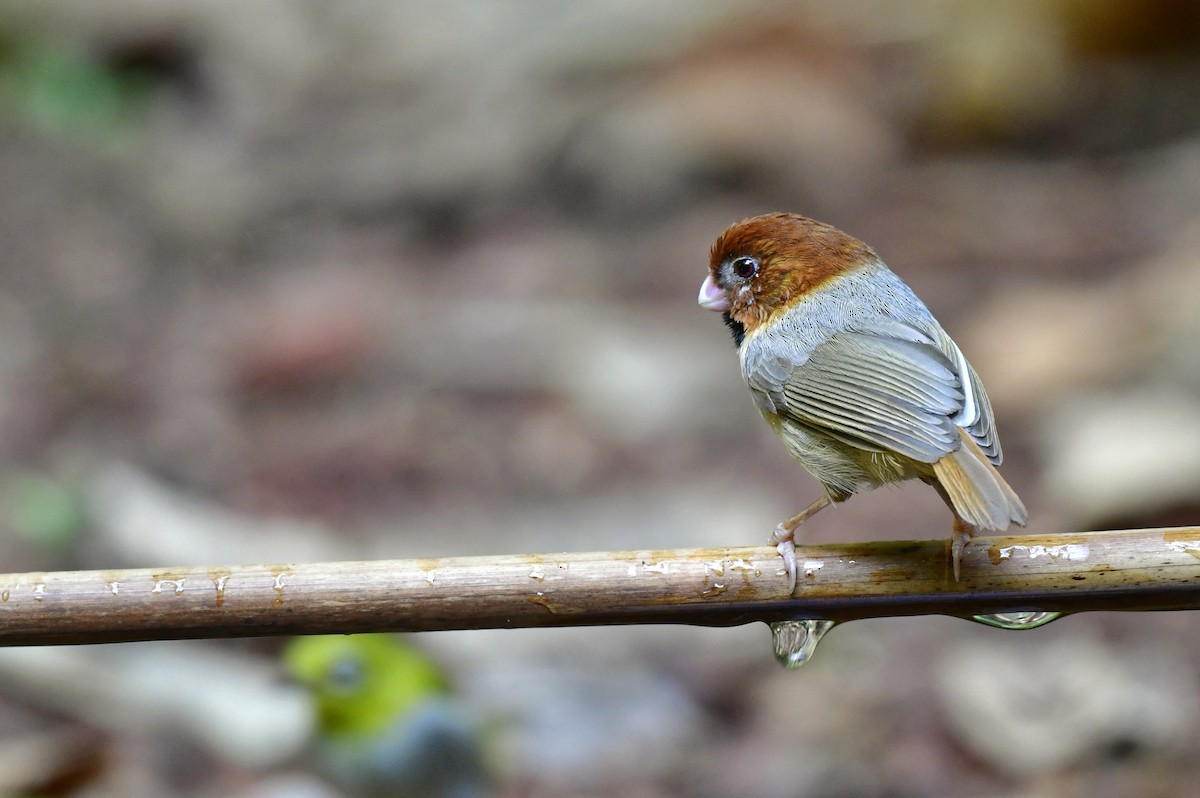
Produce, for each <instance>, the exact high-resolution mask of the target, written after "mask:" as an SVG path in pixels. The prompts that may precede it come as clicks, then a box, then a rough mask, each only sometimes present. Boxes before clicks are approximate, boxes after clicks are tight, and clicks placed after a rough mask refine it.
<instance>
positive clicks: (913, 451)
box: [699, 212, 1029, 594]
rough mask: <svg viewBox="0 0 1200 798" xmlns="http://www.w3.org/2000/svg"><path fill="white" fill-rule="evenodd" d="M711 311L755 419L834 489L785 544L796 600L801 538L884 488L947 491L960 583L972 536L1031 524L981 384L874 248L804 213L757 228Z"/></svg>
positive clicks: (708, 297) (706, 289) (757, 220)
mask: <svg viewBox="0 0 1200 798" xmlns="http://www.w3.org/2000/svg"><path fill="white" fill-rule="evenodd" d="M699 303H700V305H701V306H702V307H704V308H707V309H708V310H712V311H716V312H718V313H720V314H721V315H722V317H723V319H724V321H725V324H726V326H727V327H728V328H729V331H730V332H731V333H732V335H733V341H734V344H735V345H736V347H737V350H738V359H739V361H740V364H741V371H742V377H743V378H744V379H745V382H746V385H747V386H748V387H749V389H750V394H751V396H752V397H753V400H754V404H755V406H756V407H757V408H758V410H759V412H760V413H761V414H762V415H763V417H764V418H765V419H766V420H767V422H768V423H769V424H770V425H771V428H772V429H773V430H774V431H775V433H776V434H777V435H778V436H779V438H780V440H782V442H783V445H784V446H785V447H786V449H787V451H788V452H789V453H790V454H791V456H792V457H793V458H794V459H795V460H797V461H798V462H799V463H800V465H801V466H803V467H804V468H805V470H807V471H808V472H809V473H810V474H811V475H812V476H813V477H815V478H816V479H817V481H818V482H820V483H821V486H822V488H823V495H822V496H821V497H820V498H818V499H816V500H815V501H813V502H812V503H811V504H810V505H808V506H807V507H805V508H804V509H803V510H801V511H800V512H799V513H797V514H796V515H794V516H792V517H791V518H788V519H787V520H785V521H782V522H780V523H779V524H778V525H777V526H776V527H775V530H774V532H773V533H772V535H771V542H772V543H774V544H775V545H776V548H777V550H778V551H779V554H780V556H782V557H783V561H784V567H785V569H786V573H787V580H788V592H789V594H791V593H793V592H794V591H795V587H796V576H797V559H796V546H795V535H796V529H797V528H798V527H799V526H800V525H801V524H802V523H804V521H806V520H807V519H808V518H811V517H812V516H813V515H814V514H816V513H817V512H819V511H820V510H822V509H824V508H825V507H828V506H829V505H831V504H837V503H840V502H843V501H846V500H847V499H849V498H850V497H851V496H852V495H854V494H855V493H860V492H863V491H866V490H870V489H872V488H875V487H878V486H880V485H885V484H890V483H896V482H902V481H905V480H909V479H919V480H921V481H922V482H925V483H926V484H929V485H931V486H933V488H934V489H935V490H937V492H938V494H939V495H940V496H941V497H942V499H943V500H944V501H945V502H946V504H947V505H948V506H949V508H950V511H951V513H952V514H953V516H954V521H953V526H952V535H951V559H952V565H953V573H954V579H955V581H956V582H957V581H958V579H959V571H960V561H961V559H962V553H963V550H964V548H965V547H966V545H967V543H968V542H969V541H970V540H971V538H972V536H974V535H975V534H976V533H979V532H1000V531H1003V530H1005V529H1007V528H1008V526H1009V524H1010V523H1016V524H1019V525H1021V526H1024V525H1025V524H1026V522H1027V521H1028V517H1029V516H1028V512H1027V511H1026V509H1025V505H1024V504H1022V502H1021V499H1020V498H1019V497H1018V496H1017V494H1016V492H1015V491H1014V490H1013V489H1012V487H1010V486H1009V484H1008V483H1007V482H1006V481H1005V480H1004V478H1003V477H1002V476H1001V475H1000V472H999V471H998V470H997V466H999V465H1000V463H1001V461H1002V460H1003V457H1004V455H1003V452H1002V450H1001V448H1000V439H999V437H998V435H997V432H996V422H995V418H994V416H993V414H992V406H991V403H990V402H989V401H988V397H987V393H986V392H985V391H984V387H983V383H982V381H980V379H979V375H978V374H977V373H976V372H975V369H974V368H972V366H971V364H970V363H968V362H967V359H966V357H965V356H964V355H963V353H962V350H961V349H959V347H958V345H957V344H956V343H955V342H954V341H953V340H952V339H951V338H950V336H949V335H948V334H947V333H946V331H945V330H943V329H942V326H941V325H940V324H939V323H938V321H937V319H935V318H934V317H933V314H932V313H930V312H929V309H928V308H926V307H925V304H924V303H923V302H921V300H920V299H918V298H917V295H916V294H915V293H913V291H912V289H911V288H909V287H908V285H907V284H905V283H904V282H903V281H902V280H901V279H900V278H899V277H898V276H897V275H896V274H895V273H894V272H892V270H891V269H889V268H888V267H887V265H886V264H884V262H883V260H881V259H880V257H879V256H878V255H877V254H876V253H875V251H874V250H873V249H871V247H869V246H867V245H866V244H865V243H863V242H862V241H859V240H858V239H856V238H854V237H852V236H850V235H848V234H847V233H844V232H842V231H841V230H839V229H837V228H836V227H833V226H832V225H829V224H825V223H824V222H819V221H816V220H814V219H810V218H808V217H806V216H801V215H800V214H796V213H783V212H779V213H769V214H764V215H761V216H754V217H751V218H748V219H743V220H742V221H739V222H736V223H735V224H733V225H731V226H730V227H729V228H728V229H726V230H725V231H724V232H723V233H722V234H721V235H720V237H718V238H717V240H716V242H715V243H714V244H713V246H712V250H711V253H710V257H709V268H708V275H707V277H705V279H704V282H703V283H702V284H701V286H700V296H699Z"/></svg>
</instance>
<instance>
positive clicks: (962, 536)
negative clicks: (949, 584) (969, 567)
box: [950, 518, 975, 582]
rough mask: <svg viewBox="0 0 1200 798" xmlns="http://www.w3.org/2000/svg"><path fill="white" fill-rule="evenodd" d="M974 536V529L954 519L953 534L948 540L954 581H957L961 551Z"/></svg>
mask: <svg viewBox="0 0 1200 798" xmlns="http://www.w3.org/2000/svg"><path fill="white" fill-rule="evenodd" d="M974 536H975V527H973V526H971V525H970V524H968V523H967V522H966V521H959V520H958V519H957V518H956V519H954V532H953V534H952V536H951V539H950V562H951V565H952V566H953V568H954V581H955V582H957V581H958V571H959V563H960V562H962V555H963V550H964V549H966V547H967V544H968V543H970V542H971V538H973V537H974Z"/></svg>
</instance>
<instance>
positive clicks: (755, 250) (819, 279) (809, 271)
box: [700, 213, 876, 344]
mask: <svg viewBox="0 0 1200 798" xmlns="http://www.w3.org/2000/svg"><path fill="white" fill-rule="evenodd" d="M875 259H876V255H875V252H874V251H873V250H872V249H871V248H870V247H868V246H867V245H866V244H864V243H863V242H861V241H859V240H858V239H856V238H853V237H851V236H848V235H846V234H845V233H843V232H842V231H841V230H838V229H837V228H836V227H832V226H831V225H827V224H824V223H823V222H818V221H816V220H814V219H809V218H808V217H807V216H800V215H799V214H795V213H768V214H766V215H764V216H755V217H752V218H750V219H743V220H742V221H740V222H737V223H736V224H733V225H731V226H730V227H729V228H728V229H727V230H726V231H725V232H724V233H722V234H721V236H720V238H718V239H717V241H716V243H715V244H713V247H712V254H711V257H710V260H709V265H708V277H707V278H705V280H704V283H703V284H702V285H701V286H700V304H701V305H702V306H703V307H706V308H708V309H709V310H715V311H718V312H720V313H722V314H724V317H725V322H726V324H728V325H729V326H730V328H731V329H732V330H733V333H734V338H735V340H736V341H737V342H738V343H739V344H740V343H741V340H742V337H743V336H745V335H746V334H748V333H751V332H753V331H754V330H755V329H757V328H758V327H759V326H760V325H762V324H763V323H764V322H766V321H767V320H769V319H770V318H772V317H773V316H775V315H776V314H778V313H781V312H783V311H784V310H786V309H787V308H788V307H789V306H790V305H791V304H792V303H793V302H794V301H795V300H797V299H799V298H800V297H802V296H804V295H805V294H808V293H810V292H812V291H814V290H816V289H818V288H820V287H821V285H822V284H824V283H825V282H827V281H829V280H831V279H833V278H834V277H837V276H838V275H839V274H842V273H844V272H847V271H850V270H852V269H854V268H856V267H858V266H861V265H863V264H864V263H867V262H869V261H871V260H875Z"/></svg>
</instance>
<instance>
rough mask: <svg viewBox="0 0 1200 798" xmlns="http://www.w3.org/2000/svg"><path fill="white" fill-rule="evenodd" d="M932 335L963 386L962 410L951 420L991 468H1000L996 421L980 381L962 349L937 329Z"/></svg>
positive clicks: (1002, 455) (1001, 457)
mask: <svg viewBox="0 0 1200 798" xmlns="http://www.w3.org/2000/svg"><path fill="white" fill-rule="evenodd" d="M932 332H933V335H934V345H935V346H936V347H937V348H938V349H939V350H940V351H941V352H942V354H944V355H945V356H946V357H947V358H948V359H950V360H951V361H952V362H953V363H954V364H955V371H956V372H957V374H958V376H959V380H960V382H961V384H962V386H963V406H962V410H960V411H959V412H958V413H957V414H956V415H955V416H954V418H953V419H951V420H952V421H953V422H954V423H955V424H957V425H958V426H960V427H962V428H963V429H964V430H966V431H967V434H969V435H970V436H971V439H972V440H974V441H975V443H976V445H978V446H979V449H980V450H981V451H982V452H983V453H984V455H986V456H987V458H988V460H990V461H991V463H992V465H997V466H998V465H1000V463H1001V461H1002V460H1003V459H1004V452H1003V451H1002V450H1001V448H1000V439H999V438H998V437H997V435H996V419H995V416H993V415H992V403H991V402H990V401H988V395H987V391H985V390H984V389H983V382H982V381H981V380H980V379H979V375H978V374H976V373H975V369H973V368H972V367H971V364H970V363H968V362H967V359H966V357H964V356H963V353H962V350H961V349H959V348H958V345H957V344H956V343H954V341H953V340H952V339H951V338H950V336H949V335H947V334H946V332H945V331H944V330H943V329H942V328H941V327H935V328H934V330H933V331H932Z"/></svg>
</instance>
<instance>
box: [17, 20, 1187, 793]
mask: <svg viewBox="0 0 1200 798" xmlns="http://www.w3.org/2000/svg"><path fill="white" fill-rule="evenodd" d="M1198 86H1200V5H1198V4H1196V3H1194V2H1185V1H1183V0H1180V1H1179V2H1170V1H1169V0H1149V1H1148V2H1140V3H1138V2H1115V1H1114V0H1054V1H1053V2H1051V1H1050V0H1023V1H1022V2H1015V1H1014V2H1006V3H1000V2H982V1H976V2H950V1H949V0H922V1H921V2H910V3H904V4H897V3H890V2H885V0H878V1H877V2H853V3H849V2H847V3H838V2H826V3H820V2H803V3H792V4H780V3H770V2H744V3H733V2H715V1H711V0H710V1H706V2H691V3H681V2H659V3H652V4H651V3H639V2H632V1H629V0H624V1H618V0H611V1H610V2H599V3H580V4H558V3H550V2H534V1H533V0H528V1H526V2H514V3H483V2H479V3H468V2H450V3H389V2H383V1H382V0H377V1H374V2H371V1H368V0H358V1H355V2H342V3H336V4H333V3H321V2H316V1H315V0H314V1H313V2H284V0H274V1H269V0H256V1H255V2H246V3H239V2H232V1H229V2H225V1H221V2H217V1H216V0H214V1H213V2H204V3H193V2H181V1H178V0H153V1H149V2H148V1H147V0H95V1H94V2H83V0H80V1H79V2H60V3H52V4H50V3H39V2H34V1H33V0H29V1H28V2H11V1H10V0H6V1H5V2H0V187H2V191H0V558H2V560H0V561H2V562H3V570H4V571H6V572H23V571H30V570H50V569H60V568H110V567H111V568H117V567H129V566H154V565H169V564H205V563H234V562H256V561H284V562H286V561H304V560H319V559H351V558H374V557H410V556H435V555H450V554H474V553H501V552H508V553H511V552H527V551H542V550H545V551H555V550H597V549H625V548H651V547H687V546H708V545H744V544H757V543H761V542H763V541H765V540H766V537H767V535H768V534H769V532H770V530H771V528H772V527H773V525H774V524H775V523H776V522H777V521H778V520H779V519H781V518H783V517H785V516H787V515H789V514H790V513H791V512H794V511H795V510H797V509H798V508H799V507H801V506H803V505H804V504H806V503H807V502H808V501H810V500H811V499H812V498H814V497H815V496H816V495H817V486H816V483H815V482H813V481H812V480H811V479H810V478H808V477H807V476H806V475H805V474H804V473H803V472H802V470H801V469H800V468H799V467H798V466H796V465H794V464H793V463H792V462H791V461H790V460H789V459H788V458H787V455H786V454H785V453H784V451H783V448H782V447H781V446H780V445H779V444H778V443H777V442H776V441H775V440H774V439H773V438H772V436H771V435H770V432H769V431H768V429H767V428H766V425H764V424H762V423H761V421H760V420H759V419H758V418H757V414H756V413H755V411H754V410H753V407H752V405H751V403H750V400H749V398H748V396H747V395H746V391H745V388H744V386H743V385H742V383H741V380H740V378H739V376H738V373H737V366H736V358H735V355H734V350H733V348H732V346H731V344H730V342H729V340H728V335H727V333H726V331H725V330H724V329H723V328H722V326H721V324H720V323H719V321H718V320H717V319H715V318H713V317H712V314H709V313H706V312H705V311H703V310H701V309H700V308H698V307H697V306H696V303H695V294H696V289H697V288H698V286H699V283H700V281H701V279H702V278H703V275H704V270H705V268H706V263H707V253H708V247H709V245H710V244H711V242H712V240H713V239H714V238H715V237H716V235H717V234H718V233H720V231H721V230H722V229H723V228H724V227H725V226H726V225H727V224H729V223H731V222H732V221H735V220H737V219H739V218H742V217H745V216H749V215H753V214H755V213H759V212H763V211H767V210H794V211H798V212H802V213H805V214H807V215H810V216H814V217H817V218H819V219H822V220H825V221H829V222H831V223H833V224H836V225H837V226H839V227H841V228H843V229H845V230H847V231H849V232H850V233H852V234H854V235H856V236H858V237H860V238H862V239H864V240H866V241H867V242H869V243H870V244H872V245H873V246H874V247H875V248H876V249H877V250H878V251H879V252H880V254H881V255H882V256H883V258H884V259H885V260H886V261H887V262H888V263H889V265H890V266H891V267H892V268H893V270H895V271H896V272H897V273H899V274H900V275H901V276H903V277H904V278H905V279H906V280H907V281H908V282H909V283H910V284H911V285H912V286H913V288H914V289H915V290H916V292H917V293H918V294H919V295H920V296H921V297H922V298H923V299H924V300H925V301H926V303H927V304H928V305H929V306H930V308H931V309H932V310H933V311H934V313H935V314H936V315H937V316H938V318H939V319H940V320H941V322H942V323H943V325H944V326H945V327H946V328H947V329H948V330H949V331H950V332H951V334H952V335H954V336H955V338H956V339H957V340H958V342H959V343H960V345H962V347H963V349H964V350H965V351H966V353H967V355H968V357H970V358H971V360H972V361H973V363H974V364H975V366H976V367H977V369H978V370H979V372H980V373H981V375H982V376H983V378H984V381H985V382H986V384H987V386H988V389H989V391H990V393H991V396H992V399H993V404H994V405H995V407H996V411H997V415H998V418H999V423H1000V429H1001V431H1002V439H1003V442H1004V446H1005V451H1006V455H1007V460H1006V463H1005V468H1004V473H1005V475H1006V476H1007V477H1008V479H1009V481H1010V482H1011V483H1012V484H1013V485H1014V487H1016V488H1017V490H1018V491H1019V492H1020V493H1021V495H1022V497H1023V498H1024V499H1025V501H1026V503H1027V504H1028V506H1029V508H1030V511H1031V516H1032V521H1031V524H1030V529H1031V530H1032V531H1036V532H1059V531H1071V530H1079V529H1096V528H1110V527H1116V526H1142V525H1172V524H1185V523H1196V522H1197V518H1198V517H1200V492H1198V491H1197V486H1200V425H1197V423H1196V421H1197V418H1198V417H1200V354H1198V353H1200V314H1198V312H1197V311H1198V308H1200V90H1198V89H1197V87H1198ZM949 520H950V519H949V515H948V513H947V512H946V511H945V508H944V507H943V506H942V504H941V502H940V500H939V499H938V498H937V497H936V495H935V494H934V492H933V491H930V490H928V489H925V488H923V487H922V486H920V485H917V486H906V487H903V488H899V489H894V490H893V489H889V490H881V491H877V492H875V493H874V494H869V495H865V496H861V497H856V498H855V499H854V500H853V501H851V502H849V503H848V504H847V505H845V506H843V507H841V508H840V509H838V510H836V511H830V512H828V513H824V514H821V515H820V516H818V517H817V518H816V519H815V520H814V521H813V522H811V523H810V524H809V525H807V526H806V527H805V536H806V537H807V538H809V539H812V540H820V541H829V540H839V539H869V538H880V537H897V538H906V537H917V538H927V537H942V536H945V535H948V534H949ZM1195 629H1196V619H1195V618H1194V617H1192V616H1189V615H1187V614H1157V615H1146V616H1141V617H1138V616H1122V615H1095V616H1081V617H1076V618H1068V619H1065V620H1062V621H1059V622H1058V623H1056V624H1054V625H1051V626H1049V627H1046V628H1044V629H1042V630H1039V631H1033V632H1024V633H1019V634H1018V633H1011V632H1002V631H998V630H993V629H986V628H984V627H980V626H976V625H973V624H969V623H966V622H964V621H961V620H955V619H948V618H923V619H893V620H886V621H870V622H860V623H856V624H853V625H850V626H847V627H845V628H840V629H837V630H835V631H834V632H833V633H832V634H831V635H830V636H829V638H828V639H827V640H826V641H825V642H824V643H823V644H822V647H821V650H820V651H819V652H818V654H817V656H816V658H815V660H814V661H813V663H812V664H811V665H809V666H807V667H806V668H805V669H803V670H802V671H800V672H795V673H788V672H784V671H783V670H782V669H780V668H779V667H778V666H777V665H776V664H775V662H774V661H773V659H772V657H771V651H770V642H769V636H768V634H767V632H766V630H765V629H764V628H762V627H758V626H756V627H750V628H740V629H730V630H697V629H685V628H646V629H590V630H588V629H584V630H561V631H547V632H534V631H526V632H503V631H497V632H477V633H469V634H468V633H463V634H450V633H444V634H431V635H424V636H421V637H419V638H417V639H416V643H417V644H418V645H421V646H422V647H424V648H425V649H426V650H428V651H430V652H431V653H432V654H433V655H434V656H435V657H437V658H438V659H439V660H440V661H441V662H443V663H444V664H445V665H446V667H447V668H448V669H449V671H450V672H451V674H452V676H453V677H454V679H455V681H456V683H457V684H458V686H459V690H460V691H461V692H462V693H463V694H464V695H466V696H467V698H468V699H469V700H470V701H472V702H473V703H474V704H475V705H476V706H477V707H478V708H479V711H480V713H481V714H483V715H486V716H488V717H489V718H493V719H496V718H499V719H500V720H496V721H495V723H496V728H497V729H498V731H497V732H496V735H495V736H496V740H495V744H496V745H497V746H498V748H499V750H501V751H503V754H502V755H501V756H500V757H499V759H501V760H502V764H501V765H500V767H499V770H500V773H499V775H498V777H497V780H498V786H497V794H498V795H503V796H553V795H564V796H593V795H595V796H599V795H622V796H638V797H639V798H641V797H642V796H646V797H650V796H668V795H686V796H717V795H720V796H746V797H747V798H750V797H754V798H762V797H764V796H765V797H766V798H772V797H774V796H780V797H781V798H782V797H783V796H859V795H862V796H919V795H977V796H1014V797H1015V796H1075V795H1080V796H1082V795H1086V796H1108V795H1113V796H1117V795H1134V794H1136V795H1141V796H1183V795H1194V794H1196V790H1197V788H1196V786H1195V785H1196V783H1197V781H1196V780H1197V778H1198V777H1200V764H1198V763H1200V737H1198V729H1197V720H1196V717H1197V715H1196V710H1197V707H1198V705H1200V693H1198V688H1200V685H1198V683H1197V662H1198V660H1200V643H1198V642H1197V640H1198V639H1200V636H1197V635H1196V634H1195ZM278 647H279V642H278V641H242V642H228V641H227V642H213V643H167V644H158V645H147V646H124V647H103V648H94V649H54V650H45V651H23V652H0V654H4V655H5V656H4V657H3V658H2V659H0V676H2V678H0V717H3V718H4V723H3V724H0V725H2V726H3V729H2V730H0V746H2V747H3V749H4V750H6V751H9V752H13V751H16V752H21V753H18V754H11V753H10V754H9V755H0V794H3V790H5V789H8V790H10V791H11V794H14V795H15V794H29V793H31V792H32V791H33V790H35V788H38V785H41V788H42V789H43V790H44V791H43V793H42V794H67V795H100V796H108V795H136V794H151V792H154V793H155V794H158V793H161V792H163V791H165V790H168V789H169V790H170V791H171V792H172V794H174V795H177V796H192V795H197V796H210V795H212V796H217V795H236V796H268V795H272V796H273V795H330V794H337V793H331V792H330V790H332V788H330V787H327V786H325V785H323V784H322V783H321V782H320V780H319V777H318V776H316V775H313V774H312V773H310V772H309V771H308V770H307V769H306V768H305V767H304V763H303V761H301V760H300V759H298V758H297V752H298V751H299V750H300V745H301V744H302V742H303V738H304V736H305V734H306V733H307V726H306V725H305V724H306V723H307V720H306V718H307V715H306V714H305V713H306V711H307V709H306V706H305V705H303V704H302V703H299V699H298V697H297V696H296V695H295V694H294V693H293V692H291V691H289V690H287V689H286V688H284V687H282V686H281V685H280V684H279V683H278V681H277V680H276V678H275V676H276V673H277V666H276V664H275V658H276V654H277V652H278ZM5 779H7V781H5ZM50 782H56V784H55V785H54V786H53V787H47V786H46V784H48V783H50ZM54 790H57V793H55V792H53V791H54ZM46 791H49V792H46Z"/></svg>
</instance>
